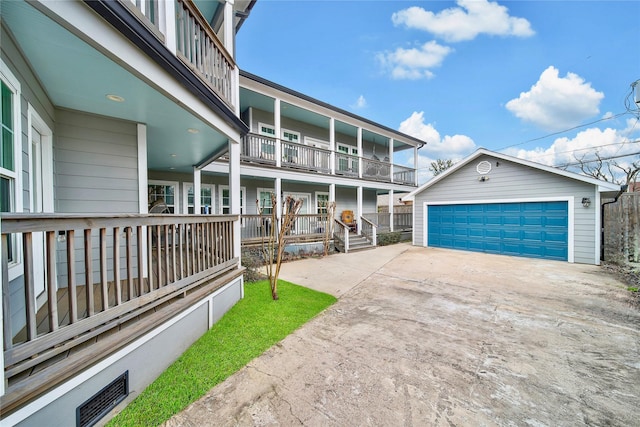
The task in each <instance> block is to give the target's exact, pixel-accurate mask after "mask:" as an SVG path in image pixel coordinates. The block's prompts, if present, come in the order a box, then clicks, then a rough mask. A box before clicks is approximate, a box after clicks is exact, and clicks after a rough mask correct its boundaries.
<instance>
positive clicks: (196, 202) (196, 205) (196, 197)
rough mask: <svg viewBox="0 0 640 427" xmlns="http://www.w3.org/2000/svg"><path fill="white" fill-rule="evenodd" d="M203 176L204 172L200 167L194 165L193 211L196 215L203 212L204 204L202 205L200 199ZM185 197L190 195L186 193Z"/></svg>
mask: <svg viewBox="0 0 640 427" xmlns="http://www.w3.org/2000/svg"><path fill="white" fill-rule="evenodd" d="M201 176H202V173H201V171H200V169H198V168H196V167H195V166H194V168H193V213H194V214H196V215H200V212H202V209H201V208H202V206H200V203H201V202H202V201H201V199H200V193H201V192H202V190H201V188H202V183H201ZM184 197H188V195H187V194H185V195H184ZM188 204H189V203H188V201H187V205H188ZM187 212H188V211H187ZM187 212H183V213H187Z"/></svg>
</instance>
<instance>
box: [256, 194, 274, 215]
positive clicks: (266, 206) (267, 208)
mask: <svg viewBox="0 0 640 427" xmlns="http://www.w3.org/2000/svg"><path fill="white" fill-rule="evenodd" d="M272 194H273V189H272V188H258V209H262V214H263V215H271V212H273V205H272V203H271V195H272Z"/></svg>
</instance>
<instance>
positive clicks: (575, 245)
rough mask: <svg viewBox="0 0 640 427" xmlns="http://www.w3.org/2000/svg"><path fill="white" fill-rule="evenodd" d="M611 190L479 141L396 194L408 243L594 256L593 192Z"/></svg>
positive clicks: (588, 260)
mask: <svg viewBox="0 0 640 427" xmlns="http://www.w3.org/2000/svg"><path fill="white" fill-rule="evenodd" d="M618 191H619V186H618V185H616V184H611V183H608V182H603V181H599V180H596V179H594V178H590V177H586V176H582V175H578V174H575V173H572V172H567V171H563V170H560V169H556V168H553V167H549V166H545V165H541V164H538V163H534V162H530V161H527V160H522V159H518V158H515V157H510V156H506V155H504V154H499V153H494V152H491V151H489V150H485V149H479V150H478V151H476V152H475V153H473V154H472V155H470V156H469V157H467V158H466V159H464V160H462V161H461V162H460V163H457V164H456V165H455V166H453V167H452V168H450V169H448V170H447V171H445V172H443V173H442V174H440V175H438V176H437V177H435V178H433V179H432V180H431V181H429V182H427V183H426V184H424V185H423V186H421V187H420V188H418V189H416V190H415V191H413V192H411V193H410V194H409V195H407V196H406V197H405V198H404V199H405V200H412V201H413V210H414V211H413V221H414V224H413V244H414V245H419V246H429V247H438V248H449V249H460V250H467V251H475V252H486V253H494V254H502V255H513V256H522V257H530V258H542V259H552V260H560V261H568V262H578V263H584V264H599V263H600V235H601V234H600V232H601V230H600V209H601V198H602V197H603V196H604V197H613V196H615V194H616V193H618Z"/></svg>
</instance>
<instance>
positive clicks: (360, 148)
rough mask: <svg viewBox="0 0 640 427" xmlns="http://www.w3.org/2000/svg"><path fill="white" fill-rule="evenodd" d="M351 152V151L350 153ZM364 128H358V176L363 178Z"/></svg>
mask: <svg viewBox="0 0 640 427" xmlns="http://www.w3.org/2000/svg"><path fill="white" fill-rule="evenodd" d="M349 154H351V153H349ZM363 155H364V153H363V152H362V128H361V127H359V128H358V178H362V156H363Z"/></svg>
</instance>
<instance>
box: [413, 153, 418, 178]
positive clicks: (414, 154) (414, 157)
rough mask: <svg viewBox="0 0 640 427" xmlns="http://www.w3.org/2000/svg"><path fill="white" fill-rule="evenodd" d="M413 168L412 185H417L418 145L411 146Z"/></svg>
mask: <svg viewBox="0 0 640 427" xmlns="http://www.w3.org/2000/svg"><path fill="white" fill-rule="evenodd" d="M413 168H414V169H415V172H414V173H413V175H414V176H413V179H414V185H418V146H417V145H416V146H415V147H413Z"/></svg>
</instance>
